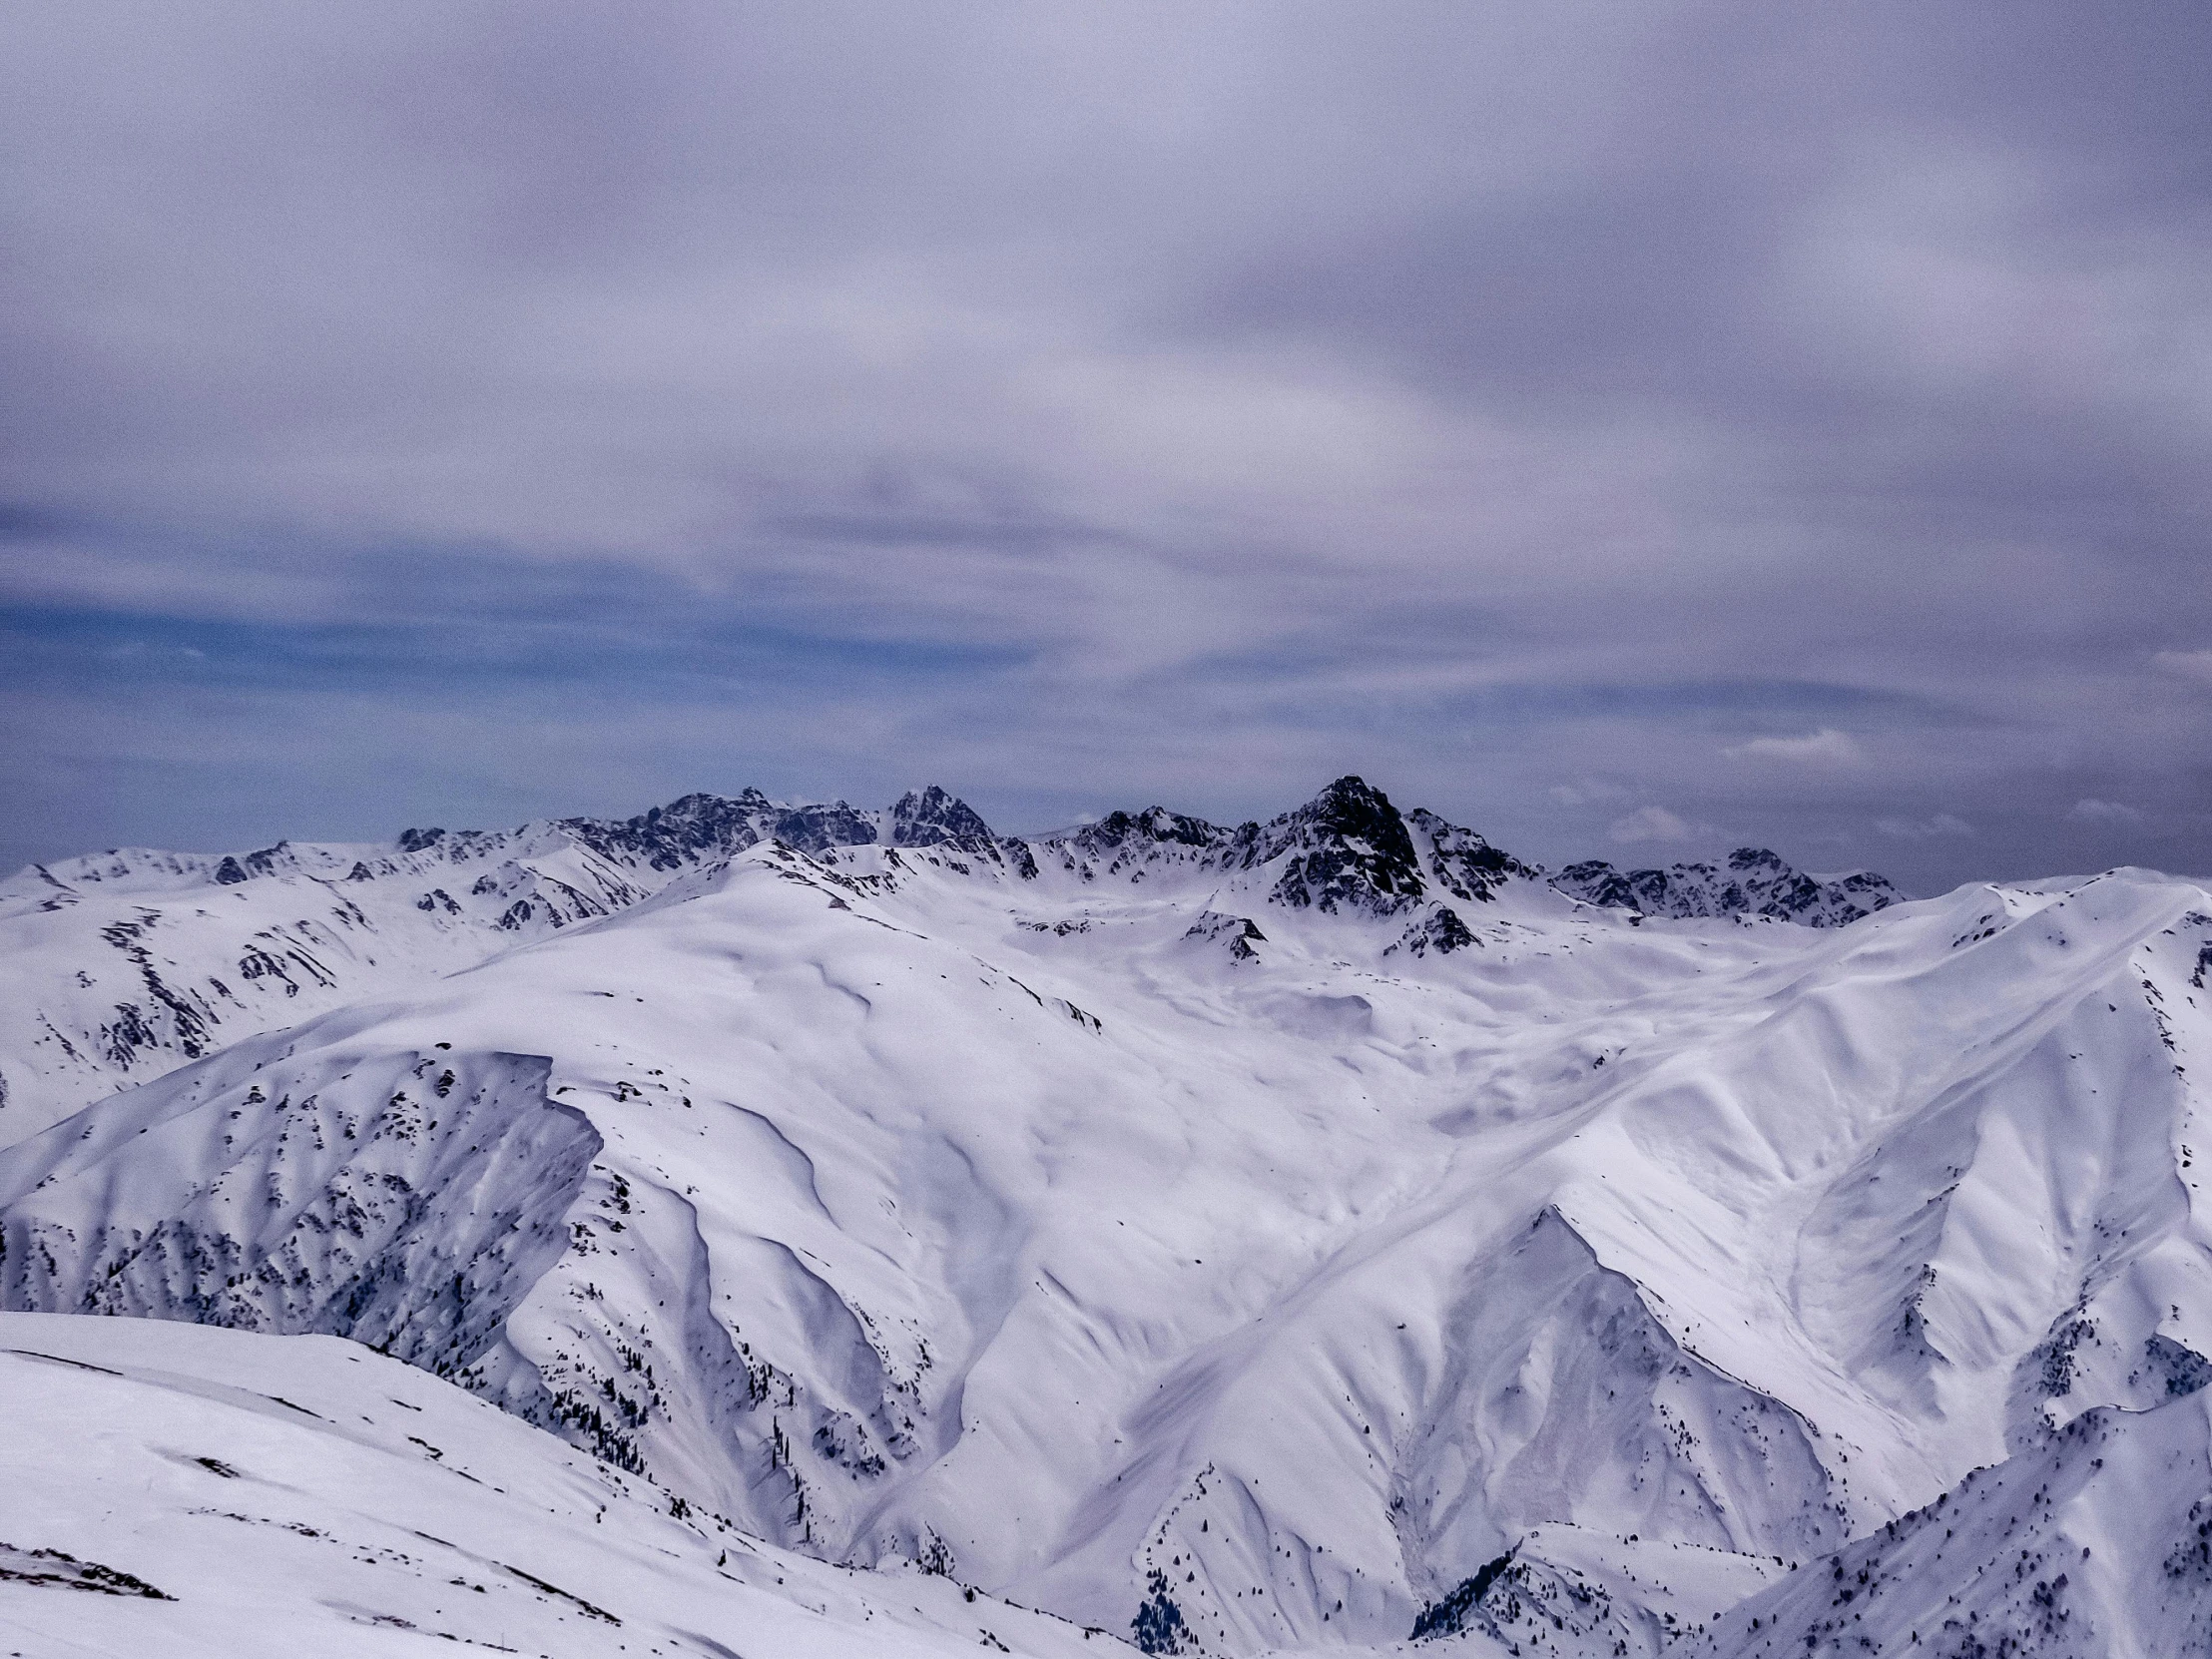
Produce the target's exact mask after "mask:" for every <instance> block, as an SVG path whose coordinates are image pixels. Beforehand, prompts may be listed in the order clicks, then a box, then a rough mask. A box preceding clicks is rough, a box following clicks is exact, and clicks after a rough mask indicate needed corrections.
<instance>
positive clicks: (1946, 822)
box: [1874, 813, 1974, 841]
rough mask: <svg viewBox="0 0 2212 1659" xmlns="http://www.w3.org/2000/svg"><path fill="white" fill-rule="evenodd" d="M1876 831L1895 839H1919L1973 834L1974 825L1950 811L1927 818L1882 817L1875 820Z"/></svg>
mask: <svg viewBox="0 0 2212 1659" xmlns="http://www.w3.org/2000/svg"><path fill="white" fill-rule="evenodd" d="M1874 827H1875V832H1876V833H1877V834H1883V835H1888V836H1890V837H1891V838H1892V839H1893V840H1904V841H1919V840H1928V839H1930V838H1931V837H1935V836H1942V835H1971V834H1972V833H1973V832H1974V828H1973V826H1972V825H1970V824H1968V823H1967V822H1966V821H1965V820H1964V819H1962V818H1958V817H1956V816H1955V815H1953V814H1950V813H1937V814H1936V815H1935V816H1934V817H1931V818H1925V819H1914V818H1880V819H1876V820H1875V824H1874Z"/></svg>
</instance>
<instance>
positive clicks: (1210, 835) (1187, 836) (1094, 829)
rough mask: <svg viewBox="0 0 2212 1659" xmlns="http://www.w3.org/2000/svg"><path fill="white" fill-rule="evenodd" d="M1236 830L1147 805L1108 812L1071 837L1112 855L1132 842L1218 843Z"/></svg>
mask: <svg viewBox="0 0 2212 1659" xmlns="http://www.w3.org/2000/svg"><path fill="white" fill-rule="evenodd" d="M1235 833H1236V831H1235V830H1225V829H1223V828H1222V827H1221V826H1220V825H1218V824H1208V823H1207V822H1206V821H1205V820H1204V819H1202V818H1189V817H1186V816H1185V815H1184V814H1182V813H1171V812H1169V811H1168V810H1167V809H1166V808H1165V807H1147V808H1146V809H1145V810H1144V811H1143V812H1141V813H1123V812H1112V813H1108V814H1107V815H1106V816H1105V817H1104V818H1102V819H1100V820H1099V821H1098V822H1097V823H1096V824H1086V825H1085V826H1084V827H1083V828H1082V829H1080V830H1077V831H1076V832H1075V833H1074V835H1072V836H1071V837H1069V838H1070V839H1071V840H1073V841H1074V843H1075V844H1076V845H1077V846H1078V847H1080V848H1081V849H1082V850H1083V851H1084V852H1086V853H1088V854H1090V855H1091V856H1092V857H1111V856H1112V855H1113V854H1114V853H1115V852H1117V851H1119V850H1120V849H1121V848H1122V847H1123V846H1125V845H1127V844H1129V843H1130V842H1136V843H1139V844H1140V845H1141V844H1143V843H1146V842H1167V843H1169V844H1171V845H1175V846H1189V847H1213V846H1219V845H1221V844H1222V843H1223V842H1224V841H1227V840H1228V839H1230V837H1231V836H1233V835H1234V834H1235Z"/></svg>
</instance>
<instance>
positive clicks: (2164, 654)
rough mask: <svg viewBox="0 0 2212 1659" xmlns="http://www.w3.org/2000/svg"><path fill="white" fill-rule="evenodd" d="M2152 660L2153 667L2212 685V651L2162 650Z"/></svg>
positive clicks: (2185, 678)
mask: <svg viewBox="0 0 2212 1659" xmlns="http://www.w3.org/2000/svg"><path fill="white" fill-rule="evenodd" d="M2150 661H2151V666H2152V667H2153V668H2156V669H2160V670H2163V671H2164V672H2165V673H2167V674H2178V675H2180V676H2181V677H2182V678H2183V679H2184V680H2197V681H2201V682H2202V683H2204V684H2205V685H2212V651H2161V652H2159V653H2157V654H2156V655H2155V656H2153V657H2152V658H2151V660H2150Z"/></svg>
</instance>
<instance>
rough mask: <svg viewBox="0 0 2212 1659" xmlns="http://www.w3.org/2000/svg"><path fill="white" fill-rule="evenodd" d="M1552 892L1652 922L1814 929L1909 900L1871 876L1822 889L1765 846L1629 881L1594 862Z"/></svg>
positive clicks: (1633, 874)
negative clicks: (1705, 919)
mask: <svg viewBox="0 0 2212 1659" xmlns="http://www.w3.org/2000/svg"><path fill="white" fill-rule="evenodd" d="M1551 884H1552V885H1553V886H1554V887H1557V888H1558V889H1559V890H1560V891H1561V892H1563V893H1566V894H1567V895H1568V896H1569V897H1572V898H1579V899H1581V900H1582V901H1583V902H1584V903H1586V904H1602V905H1605V906H1607V907H1608V908H1611V909H1616V910H1636V911H1639V912H1641V913H1642V914H1644V915H1647V916H1673V917H1676V918H1678V919H1686V918H1688V917H1692V916H1734V915H1755V916H1772V917H1773V918H1775V919H1776V920H1778V921H1794V922H1799V923H1802V924H1803V925H1805V926H1807V927H1842V926H1845V925H1847V924H1848V923H1850V922H1854V921H1857V920H1858V919H1859V918H1860V917H1861V916H1866V915H1872V914H1873V913H1874V912H1875V911H1877V910H1880V909H1884V908H1887V907H1888V906H1889V905H1892V904H1895V903H1897V902H1898V900H1899V898H1900V897H1902V896H1903V895H1902V894H1900V893H1899V892H1898V890H1897V888H1895V887H1894V886H1892V885H1891V884H1890V883H1889V881H1888V880H1886V879H1885V878H1883V877H1882V876H1880V875H1876V874H1874V873H1872V872H1871V871H1867V870H1860V871H1858V872H1856V873H1854V874H1850V875H1843V876H1838V877H1836V878H1834V879H1833V880H1828V881H1822V880H1819V879H1817V878H1815V877H1814V876H1811V875H1807V874H1805V873H1804V872H1803V871H1802V870H1799V869H1796V868H1793V867H1792V866H1791V865H1789V864H1787V863H1785V862H1783V860H1782V859H1781V858H1780V857H1778V856H1776V855H1775V854H1774V853H1772V852H1770V851H1768V850H1767V849H1766V848H1764V847H1757V846H1740V847H1738V848H1737V849H1736V850H1735V851H1734V852H1731V853H1730V854H1729V855H1728V862H1727V864H1726V865H1716V864H1705V863H1691V864H1673V865H1670V866H1669V867H1667V868H1665V869H1633V870H1629V871H1627V872H1626V873H1625V874H1624V873H1623V872H1622V871H1620V870H1617V869H1615V868H1614V867H1613V866H1612V865H1611V864H1609V863H1606V862H1605V861H1604V860H1603V859H1600V858H1592V859H1589V860H1588V861H1586V862H1584V863H1578V864H1569V865H1567V867H1566V868H1564V869H1562V870H1561V871H1559V873H1558V874H1556V875H1554V876H1553V877H1552V878H1551Z"/></svg>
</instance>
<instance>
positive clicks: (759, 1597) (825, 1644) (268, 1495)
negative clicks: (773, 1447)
mask: <svg viewBox="0 0 2212 1659" xmlns="http://www.w3.org/2000/svg"><path fill="white" fill-rule="evenodd" d="M0 1396H4V1397H5V1398H6V1400H7V1402H8V1425H9V1426H8V1433H7V1434H6V1436H4V1437H0V1652H9V1653H20V1654H23V1655H25V1656H26V1659H29V1656H33V1655H35V1656H36V1659H78V1656H82V1655H95V1654H97V1655H102V1656H106V1655H114V1654H130V1655H133V1656H147V1655H158V1656H162V1659H168V1656H171V1655H180V1654H191V1655H200V1654H209V1655H215V1654H220V1655H224V1656H226V1659H299V1656H300V1655H307V1654H312V1655H323V1654H331V1655H355V1654H361V1655H383V1654H411V1653H423V1652H430V1651H447V1650H433V1649H431V1648H429V1647H428V1646H427V1645H426V1642H425V1638H430V1639H442V1640H444V1641H446V1642H451V1643H454V1644H456V1646H458V1647H462V1648H475V1649H479V1650H484V1649H488V1650H491V1651H493V1652H505V1653H524V1654H533V1655H545V1656H547V1659H587V1656H598V1655H606V1656H608V1659H612V1656H614V1655H616V1654H624V1653H627V1654H635V1655H650V1654H665V1655H670V1656H672V1659H674V1656H679V1655H689V1656H692V1659H730V1656H731V1655H733V1654H744V1655H747V1656H749V1659H760V1656H767V1655H790V1656H792V1659H877V1656H880V1655H896V1656H900V1659H904V1656H909V1655H910V1656H912V1659H924V1656H932V1659H933V1656H939V1655H951V1654H961V1655H965V1654H970V1653H973V1652H975V1651H976V1649H977V1648H978V1647H980V1648H982V1649H984V1650H985V1651H998V1652H1013V1653H1020V1654H1033V1655H1037V1656H1038V1659H1046V1656H1050V1659H1070V1656H1073V1655H1075V1654H1085V1655H1089V1656H1091V1659H1099V1656H1100V1655H1102V1654H1103V1653H1105V1652H1108V1651H1110V1650H1112V1649H1113V1648H1114V1647H1115V1646H1116V1645H1117V1644H1115V1643H1112V1642H1110V1641H1106V1640H1103V1639H1097V1638H1103V1636H1104V1633H1103V1632H1098V1633H1096V1638H1086V1636H1085V1634H1084V1632H1083V1631H1081V1630H1080V1629H1077V1628H1075V1627H1074V1626H1071V1625H1069V1624H1067V1623H1066V1622H1065V1621H1063V1620H1059V1619H1054V1618H1052V1617H1050V1616H1049V1615H1046V1614H1041V1613H1036V1612H1033V1611H1029V1610H1026V1609H1022V1608H1016V1607H1009V1606H1007V1605H1005V1604H1004V1603H1002V1602H998V1601H994V1600H991V1599H989V1598H987V1597H983V1596H978V1595H974V1594H972V1593H971V1592H967V1591H965V1590H964V1588H963V1586H961V1585H958V1584H955V1583H953V1582H952V1581H951V1580H949V1579H946V1578H943V1577H933V1576H926V1575H924V1574H921V1573H919V1572H911V1573H903V1574H898V1575H895V1576H893V1575H887V1574H856V1573H854V1572H852V1571H850V1570H848V1569H843V1568H838V1567H833V1566H830V1565H827V1564H825V1563H823V1562H820V1561H815V1560H811V1559H809V1558H808V1557H806V1556H803V1555H795V1554H792V1553H790V1552H788V1551H784V1550H778V1549H773V1548H769V1547H767V1546H765V1545H763V1544H760V1543H758V1542H756V1541H754V1540H752V1539H749V1538H747V1537H746V1536H744V1534H742V1533H740V1532H738V1531H737V1530H736V1529H735V1528H733V1527H731V1526H730V1525H729V1524H728V1523H727V1522H725V1521H723V1520H721V1519H719V1518H718V1517H716V1516H713V1515H708V1514H703V1513H701V1512H700V1511H698V1510H696V1509H691V1510H689V1511H688V1512H686V1510H685V1509H679V1508H678V1507H677V1506H676V1505H675V1504H674V1503H673V1502H672V1500H671V1496H670V1494H669V1493H667V1492H664V1491H661V1490H658V1489H657V1488H655V1487H652V1486H650V1485H647V1484H646V1483H644V1482H642V1481H640V1480H638V1479H636V1478H635V1477H633V1476H628V1475H624V1474H622V1473H621V1472H619V1471H617V1470H611V1469H609V1468H608V1467H607V1466H606V1465H605V1464H603V1463H596V1462H594V1461H593V1460H592V1459H591V1458H589V1457H587V1456H584V1455H583V1454H581V1453H580V1452H578V1451H576V1450H575V1449H574V1448H572V1447H570V1446H567V1445H564V1444H562V1443H561V1442H560V1441H559V1440H556V1439H554V1438H552V1437H551V1436H550V1435H547V1434H542V1433H540V1432H538V1431H537V1430H535V1429H533V1428H530V1427H527V1426H526V1425H524V1424H522V1423H519V1422H516V1421H515V1420H514V1419H512V1418H511V1417H505V1416H502V1415H501V1414H500V1413H499V1412H498V1411H496V1410H494V1409H492V1408H491V1407H490V1406H488V1405H485V1404H483V1403H482V1402H481V1401H479V1400H475V1399H472V1398H470V1397H469V1396H468V1395H467V1394H465V1393H463V1392H461V1390H460V1389H458V1388H454V1387H449V1386H447V1385H446V1384H444V1383H439V1382H437V1381H436V1380H435V1379H432V1378H428V1377H425V1376H423V1375H422V1374H421V1373H420V1372H417V1371H411V1370H409V1369H408V1368H407V1367H405V1366H402V1365H400V1364H399V1363H397V1362H396V1361H392V1360H387V1359H385V1358H383V1357H382V1356H380V1355H376V1354H371V1353H369V1352H368V1351H367V1350H365V1349H362V1348H359V1347H357V1346H355V1345H353V1344H351V1343H340V1342H332V1341H330V1340H328V1339H325V1338H313V1337H305V1338H285V1339H277V1338H271V1337H258V1336H250V1335H246V1334H243V1333H240V1332H235V1331H211V1330H206V1329H195V1328H193V1327H189V1326H178V1325H157V1324H154V1323H151V1322H148V1321H143V1320H87V1319H62V1318H55V1317H50V1316H46V1315H39V1314H5V1315H0ZM307 1401H312V1402H313V1403H312V1404H311V1405H310V1404H308V1403H306V1402H307ZM1121 1651H1123V1652H1125V1653H1126V1652H1127V1651H1128V1650H1127V1649H1122V1650H1121Z"/></svg>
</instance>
